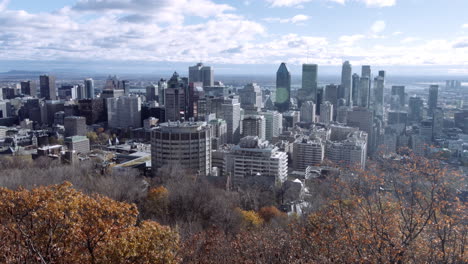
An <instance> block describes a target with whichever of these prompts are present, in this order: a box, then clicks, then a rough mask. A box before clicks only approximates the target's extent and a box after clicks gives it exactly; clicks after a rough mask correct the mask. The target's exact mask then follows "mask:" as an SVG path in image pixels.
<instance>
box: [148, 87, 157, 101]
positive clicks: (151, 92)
mask: <svg viewBox="0 0 468 264" xmlns="http://www.w3.org/2000/svg"><path fill="white" fill-rule="evenodd" d="M157 92H158V87H156V85H154V84H150V85H148V86H146V101H148V102H150V101H156V95H157Z"/></svg>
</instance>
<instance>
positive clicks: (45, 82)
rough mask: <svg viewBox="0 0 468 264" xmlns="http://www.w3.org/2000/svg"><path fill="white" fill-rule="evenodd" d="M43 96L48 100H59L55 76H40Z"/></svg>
mask: <svg viewBox="0 0 468 264" xmlns="http://www.w3.org/2000/svg"><path fill="white" fill-rule="evenodd" d="M39 80H40V83H39V87H40V91H41V97H42V98H45V99H46V100H57V87H56V85H55V76H52V75H41V76H40V77H39Z"/></svg>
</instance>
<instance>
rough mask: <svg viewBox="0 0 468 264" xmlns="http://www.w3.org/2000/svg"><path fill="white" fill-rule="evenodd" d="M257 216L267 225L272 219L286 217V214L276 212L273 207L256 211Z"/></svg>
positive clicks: (276, 209)
mask: <svg viewBox="0 0 468 264" xmlns="http://www.w3.org/2000/svg"><path fill="white" fill-rule="evenodd" d="M258 214H259V215H260V217H261V218H262V219H263V220H264V221H265V222H267V223H268V222H270V220H271V219H274V218H279V217H286V214H285V213H283V212H281V211H280V210H278V208H276V207H275V206H268V207H263V208H261V209H260V211H258Z"/></svg>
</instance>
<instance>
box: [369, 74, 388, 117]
mask: <svg viewBox="0 0 468 264" xmlns="http://www.w3.org/2000/svg"><path fill="white" fill-rule="evenodd" d="M381 72H383V71H380V72H379V76H377V77H375V79H374V100H372V101H373V106H374V112H375V115H376V116H379V117H381V118H382V117H383V105H384V88H385V77H383V76H385V74H382V75H383V76H381V75H380V73H381ZM384 73H385V72H384Z"/></svg>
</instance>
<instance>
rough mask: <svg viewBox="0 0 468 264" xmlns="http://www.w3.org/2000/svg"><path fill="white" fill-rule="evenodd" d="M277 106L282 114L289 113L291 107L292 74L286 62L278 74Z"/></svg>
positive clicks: (282, 64)
mask: <svg viewBox="0 0 468 264" xmlns="http://www.w3.org/2000/svg"><path fill="white" fill-rule="evenodd" d="M276 105H277V107H278V110H279V111H280V112H286V111H288V110H289V107H290V105H291V73H290V72H289V70H288V67H286V63H284V62H283V63H281V65H280V67H279V68H278V71H277V72H276Z"/></svg>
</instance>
